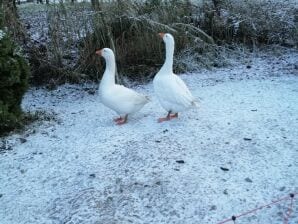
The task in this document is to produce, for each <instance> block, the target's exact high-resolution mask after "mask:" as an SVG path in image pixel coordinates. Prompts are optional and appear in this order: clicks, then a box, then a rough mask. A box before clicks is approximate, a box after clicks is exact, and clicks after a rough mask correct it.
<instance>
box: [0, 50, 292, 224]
mask: <svg viewBox="0 0 298 224" xmlns="http://www.w3.org/2000/svg"><path fill="white" fill-rule="evenodd" d="M297 62H298V54H297V51H294V50H293V51H291V52H288V53H284V54H279V55H275V56H270V57H268V56H265V55H259V56H258V57H255V56H254V55H252V56H250V57H249V56H248V57H247V64H239V63H238V64H235V66H234V67H228V68H221V69H216V70H213V71H208V70H205V71H203V72H201V73H195V74H184V75H182V76H181V77H182V78H183V79H184V80H185V81H186V83H187V84H188V85H189V87H190V89H191V90H192V92H193V94H194V95H195V96H196V97H197V98H198V99H200V107H199V108H198V110H194V111H187V112H184V113H181V116H180V117H179V119H177V120H173V121H171V122H166V123H162V124H159V123H157V122H156V119H157V118H158V117H160V116H163V115H165V111H163V110H162V108H161V107H160V106H159V105H158V103H157V100H156V99H155V97H154V93H153V90H152V84H148V85H142V86H134V88H135V89H137V90H138V91H140V92H143V93H146V94H148V95H150V96H152V102H151V103H150V104H148V105H146V106H145V108H144V109H143V110H142V111H141V112H140V113H138V114H136V115H135V116H133V117H130V118H129V123H128V124H126V125H124V126H120V127H119V126H116V125H115V124H114V123H113V122H112V117H113V113H112V112H111V111H110V110H109V109H108V108H105V107H104V106H103V105H101V104H100V103H99V101H98V97H97V95H92V94H89V93H88V91H89V90H90V89H91V90H92V89H93V88H96V86H92V85H91V86H90V85H87V84H86V86H73V85H64V86H61V87H59V88H58V89H57V90H55V91H50V92H49V91H46V90H44V89H32V90H31V91H29V92H28V93H27V95H26V97H25V99H24V104H23V106H24V109H26V110H30V111H34V110H46V111H53V112H55V113H56V114H57V118H58V119H59V122H53V121H48V122H45V123H44V124H43V125H41V126H39V127H38V126H36V127H32V128H31V129H29V130H28V131H27V132H25V133H24V134H23V135H13V136H10V137H8V138H6V139H2V140H3V141H5V142H6V145H9V146H10V148H11V150H10V151H7V152H5V153H4V154H1V155H0V170H1V172H0V180H1V181H0V195H1V196H0V220H1V224H14V223H20V224H23V223H57V224H58V223H69V224H70V223H73V224H78V223H102V224H111V223H200V224H210V223H212V224H213V223H217V222H218V221H221V220H223V219H225V218H230V217H231V216H232V215H234V214H239V213H241V212H243V211H247V210H250V209H252V208H254V207H256V206H258V205H262V204H266V203H267V202H270V201H271V200H272V199H275V198H279V197H283V196H286V195H287V194H288V193H290V192H294V191H296V192H297V190H298V179H297V173H298V163H297V161H298V151H297V146H298V139H297V136H298V122H297V121H298V91H297V90H298V76H297ZM84 90H85V91H84ZM89 92H90V91H89ZM33 130H34V131H33ZM20 138H24V139H25V141H24V140H20ZM245 139H246V140H245ZM247 139H251V140H247ZM179 160H183V161H184V163H181V162H180V163H178V162H177V161H179ZM220 167H224V168H227V169H229V170H228V171H223V170H222V169H221V168H220ZM286 208H287V204H285V203H282V204H280V205H278V206H272V207H270V208H266V209H264V210H262V211H260V212H258V213H256V214H254V215H252V216H245V217H243V218H241V219H239V223H242V224H251V223H254V224H264V223H270V224H277V223H282V215H283V214H282V212H284V211H285V209H286ZM294 209H295V210H294V212H293V215H292V217H291V219H290V222H289V223H291V224H294V223H297V222H298V216H297V214H298V201H297V200H296V201H295V204H294Z"/></svg>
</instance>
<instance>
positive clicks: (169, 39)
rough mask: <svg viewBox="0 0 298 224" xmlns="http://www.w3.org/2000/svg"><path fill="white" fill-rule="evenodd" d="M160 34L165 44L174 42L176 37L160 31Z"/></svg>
mask: <svg viewBox="0 0 298 224" xmlns="http://www.w3.org/2000/svg"><path fill="white" fill-rule="evenodd" d="M158 35H159V36H160V37H161V38H162V39H163V41H164V42H165V44H174V37H173V36H172V35H171V34H169V33H159V34H158Z"/></svg>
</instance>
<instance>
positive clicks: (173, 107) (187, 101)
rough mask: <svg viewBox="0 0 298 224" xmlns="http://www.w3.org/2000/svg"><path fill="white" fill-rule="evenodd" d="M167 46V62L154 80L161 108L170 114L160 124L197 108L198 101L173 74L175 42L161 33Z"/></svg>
mask: <svg viewBox="0 0 298 224" xmlns="http://www.w3.org/2000/svg"><path fill="white" fill-rule="evenodd" d="M159 36H160V37H161V38H162V39H163V41H164V43H165V45H166V60H165V62H164V64H163V66H162V67H161V69H160V70H159V72H158V73H157V74H156V75H155V77H154V79H153V86H154V92H155V94H156V96H157V98H158V100H159V102H160V104H161V106H162V107H163V108H164V109H165V110H166V111H167V112H168V114H167V116H166V117H163V118H159V119H158V122H163V121H169V120H171V119H172V118H177V117H178V112H181V111H185V110H187V109H189V108H191V107H196V106H197V104H196V100H195V98H194V97H193V96H192V94H191V92H190V91H189V89H188V88H187V86H186V85H185V83H184V82H183V81H182V79H180V78H179V77H178V76H177V75H175V74H174V73H173V56H174V48H175V41H174V37H173V36H172V35H171V34H169V33H159Z"/></svg>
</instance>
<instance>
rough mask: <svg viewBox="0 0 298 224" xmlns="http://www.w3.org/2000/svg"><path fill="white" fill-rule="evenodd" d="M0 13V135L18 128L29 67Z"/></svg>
mask: <svg viewBox="0 0 298 224" xmlns="http://www.w3.org/2000/svg"><path fill="white" fill-rule="evenodd" d="M2 16H3V14H2V13H1V12H0V135H2V134H3V133H5V132H8V131H10V130H12V129H14V128H15V127H17V126H19V125H20V123H19V121H20V119H21V117H22V110H21V101H22V97H23V95H24V93H25V91H26V89H27V87H28V84H27V83H28V77H29V67H28V65H27V63H26V61H25V60H24V58H23V57H22V56H21V55H20V53H19V49H18V48H17V47H16V46H15V45H14V43H13V42H12V41H11V38H10V36H9V34H8V31H7V30H6V29H5V27H3V24H2V19H1V18H3V17H2Z"/></svg>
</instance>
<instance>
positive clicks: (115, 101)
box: [102, 85, 148, 114]
mask: <svg viewBox="0 0 298 224" xmlns="http://www.w3.org/2000/svg"><path fill="white" fill-rule="evenodd" d="M102 101H103V103H104V104H105V105H106V106H108V107H110V108H111V109H113V110H115V111H116V112H117V113H119V114H131V113H134V112H137V111H139V110H140V109H141V108H142V107H143V106H144V105H145V104H146V103H147V102H148V97H146V96H144V95H142V94H140V93H137V92H135V91H134V90H132V89H129V88H126V87H124V86H122V85H114V86H110V87H109V89H108V90H107V91H105V93H104V94H102Z"/></svg>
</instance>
